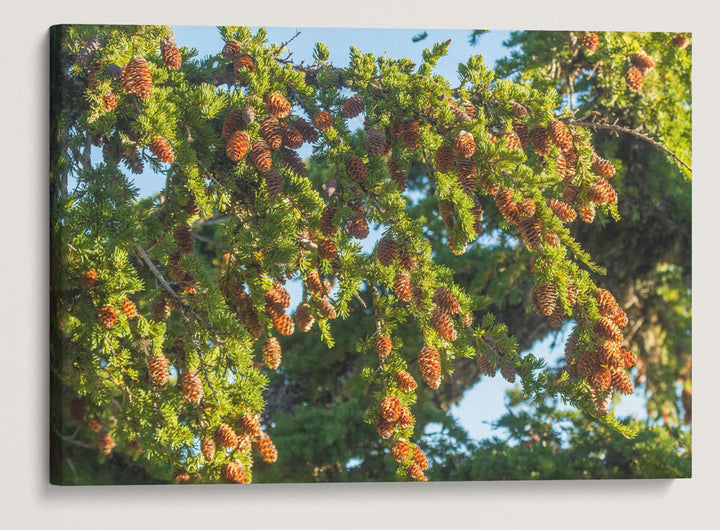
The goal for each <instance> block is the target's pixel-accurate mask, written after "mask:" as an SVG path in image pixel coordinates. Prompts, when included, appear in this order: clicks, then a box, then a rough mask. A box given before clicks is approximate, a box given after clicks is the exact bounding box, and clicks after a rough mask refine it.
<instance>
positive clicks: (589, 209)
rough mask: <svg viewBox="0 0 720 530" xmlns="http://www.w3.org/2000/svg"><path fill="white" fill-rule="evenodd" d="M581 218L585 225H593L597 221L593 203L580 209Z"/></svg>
mask: <svg viewBox="0 0 720 530" xmlns="http://www.w3.org/2000/svg"><path fill="white" fill-rule="evenodd" d="M578 212H579V213H580V218H581V219H582V220H583V222H584V223H588V224H589V223H592V222H593V221H594V220H595V205H594V204H593V203H592V202H589V203H587V204H583V205H582V206H579V207H578Z"/></svg>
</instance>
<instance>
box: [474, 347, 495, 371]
mask: <svg viewBox="0 0 720 530" xmlns="http://www.w3.org/2000/svg"><path fill="white" fill-rule="evenodd" d="M475 364H476V365H477V367H478V370H479V371H480V373H481V374H483V375H488V376H490V377H495V373H496V372H497V366H495V364H493V363H492V362H490V358H489V357H488V356H487V354H486V353H481V354H479V355H478V356H477V359H476V360H475Z"/></svg>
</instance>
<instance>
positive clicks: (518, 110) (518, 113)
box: [510, 101, 528, 118]
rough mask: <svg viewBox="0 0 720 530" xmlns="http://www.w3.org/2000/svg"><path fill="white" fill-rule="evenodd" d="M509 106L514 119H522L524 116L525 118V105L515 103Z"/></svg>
mask: <svg viewBox="0 0 720 530" xmlns="http://www.w3.org/2000/svg"><path fill="white" fill-rule="evenodd" d="M510 105H511V106H512V110H513V115H514V116H515V117H516V118H522V117H524V116H527V113H528V111H527V108H526V107H525V105H521V104H520V103H518V102H516V101H512V102H510Z"/></svg>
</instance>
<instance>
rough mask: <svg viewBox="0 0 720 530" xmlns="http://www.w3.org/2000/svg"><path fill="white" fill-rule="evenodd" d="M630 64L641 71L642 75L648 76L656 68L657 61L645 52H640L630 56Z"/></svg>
mask: <svg viewBox="0 0 720 530" xmlns="http://www.w3.org/2000/svg"><path fill="white" fill-rule="evenodd" d="M630 62H631V63H633V64H634V65H635V66H637V67H638V68H639V69H640V72H641V73H642V75H647V74H648V72H650V71H652V70H653V69H654V68H655V61H654V60H653V59H652V57H650V56H649V55H648V54H647V53H646V52H645V51H642V50H641V51H639V52H636V53H633V54H632V55H631V56H630Z"/></svg>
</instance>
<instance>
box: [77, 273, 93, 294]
mask: <svg viewBox="0 0 720 530" xmlns="http://www.w3.org/2000/svg"><path fill="white" fill-rule="evenodd" d="M96 281H97V272H96V271H95V269H90V270H89V271H86V272H84V273H83V274H82V276H80V280H79V281H78V284H79V285H80V288H81V289H85V290H87V289H91V288H92V286H93V285H95V282H96Z"/></svg>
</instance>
